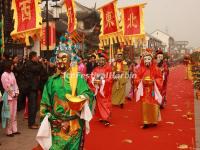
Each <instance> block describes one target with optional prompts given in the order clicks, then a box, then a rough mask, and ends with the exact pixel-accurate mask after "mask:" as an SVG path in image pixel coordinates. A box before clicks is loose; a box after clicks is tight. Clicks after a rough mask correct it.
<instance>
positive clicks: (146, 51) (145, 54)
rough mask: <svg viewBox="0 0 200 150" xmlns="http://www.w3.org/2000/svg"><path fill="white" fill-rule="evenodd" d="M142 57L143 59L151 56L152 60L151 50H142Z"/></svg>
mask: <svg viewBox="0 0 200 150" xmlns="http://www.w3.org/2000/svg"><path fill="white" fill-rule="evenodd" d="M142 56H143V57H145V56H151V57H152V58H153V50H152V49H151V48H147V49H146V50H144V52H143V54H142Z"/></svg>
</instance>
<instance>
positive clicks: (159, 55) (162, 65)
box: [156, 49, 169, 108]
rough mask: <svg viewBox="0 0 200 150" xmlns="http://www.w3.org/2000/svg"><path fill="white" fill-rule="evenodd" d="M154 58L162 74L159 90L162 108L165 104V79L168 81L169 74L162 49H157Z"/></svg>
mask: <svg viewBox="0 0 200 150" xmlns="http://www.w3.org/2000/svg"><path fill="white" fill-rule="evenodd" d="M156 60H157V67H158V68H159V69H160V70H161V72H162V76H163V86H162V90H161V95H162V98H163V99H162V104H161V108H164V107H165V105H166V102H167V100H166V94H167V81H168V75H169V68H168V65H167V63H166V62H165V61H164V55H163V51H162V50H161V49H159V50H158V51H157V52H156Z"/></svg>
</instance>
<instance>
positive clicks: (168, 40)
mask: <svg viewBox="0 0 200 150" xmlns="http://www.w3.org/2000/svg"><path fill="white" fill-rule="evenodd" d="M151 35H152V36H153V37H155V38H156V39H159V40H160V41H162V43H163V46H164V51H165V52H167V53H169V54H170V53H171V51H173V50H174V48H175V40H174V38H173V37H172V36H170V35H169V34H167V33H165V32H163V31H160V30H155V31H154V32H152V33H151Z"/></svg>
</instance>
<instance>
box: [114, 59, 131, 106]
mask: <svg viewBox="0 0 200 150" xmlns="http://www.w3.org/2000/svg"><path fill="white" fill-rule="evenodd" d="M113 66H114V78H115V80H114V82H113V89H112V104H113V105H123V104H124V102H125V96H126V83H127V81H128V78H127V74H128V65H127V63H126V62H125V61H121V62H118V61H116V62H114V64H113Z"/></svg>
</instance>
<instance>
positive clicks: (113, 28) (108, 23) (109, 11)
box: [102, 2, 118, 34]
mask: <svg viewBox="0 0 200 150" xmlns="http://www.w3.org/2000/svg"><path fill="white" fill-rule="evenodd" d="M114 3H115V2H112V3H110V4H108V5H106V6H104V7H103V8H102V12H103V26H102V28H103V34H110V33H115V32H117V31H118V26H117V18H116V12H115V4H114Z"/></svg>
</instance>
